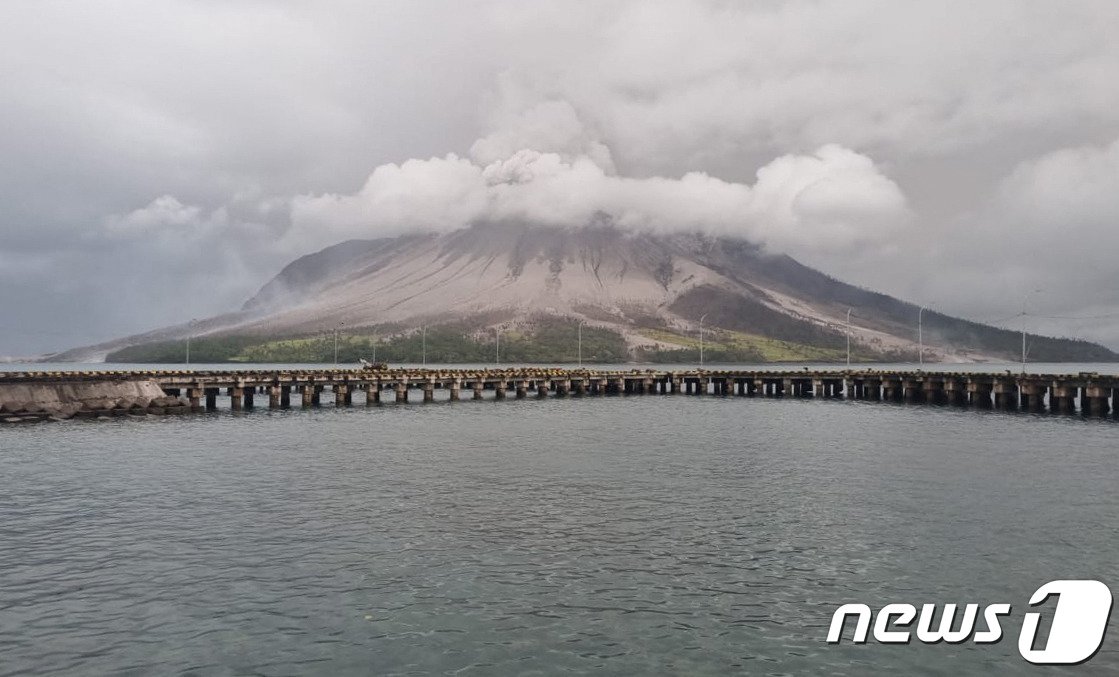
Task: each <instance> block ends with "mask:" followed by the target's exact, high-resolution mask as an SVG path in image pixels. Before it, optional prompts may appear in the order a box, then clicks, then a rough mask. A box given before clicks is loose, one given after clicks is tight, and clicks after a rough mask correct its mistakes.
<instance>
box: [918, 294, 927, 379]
mask: <svg viewBox="0 0 1119 677" xmlns="http://www.w3.org/2000/svg"><path fill="white" fill-rule="evenodd" d="M924 314H925V307H924V306H921V309H920V310H918V311H917V364H919V365H921V366H922V367H923V366H925V333H924V332H925V327H924V324H923V316H924Z"/></svg>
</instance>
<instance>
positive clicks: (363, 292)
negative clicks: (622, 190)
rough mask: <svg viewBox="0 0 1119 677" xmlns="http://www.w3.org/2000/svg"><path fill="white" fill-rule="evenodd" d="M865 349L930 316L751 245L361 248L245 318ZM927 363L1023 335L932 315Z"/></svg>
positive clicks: (278, 328) (285, 278) (1009, 349)
mask: <svg viewBox="0 0 1119 677" xmlns="http://www.w3.org/2000/svg"><path fill="white" fill-rule="evenodd" d="M848 308H850V309H852V324H851V333H852V337H853V340H854V341H855V342H856V343H857V344H859V345H861V346H862V347H863V348H864V349H866V350H868V351H870V352H875V353H879V354H882V355H884V356H885V355H894V356H897V355H904V354H906V353H907V352H910V351H912V350H914V349H915V346H914V343H915V339H916V336H915V333H916V320H917V313H918V308H917V307H916V306H914V305H913V304H909V303H905V302H903V301H899V300H897V299H894V298H891V297H889V296H886V295H883V294H878V293H874V292H870V291H867V290H864V289H859V288H857V287H853V286H851V285H847V284H844V283H842V282H839V281H838V280H835V279H833V278H831V277H828V276H826V275H824V274H822V273H820V272H818V271H815V270H812V269H810V268H807V267H805V266H803V265H801V264H799V263H797V262H796V261H795V260H793V259H791V258H790V257H788V256H781V255H769V254H766V253H764V252H762V251H761V250H760V249H759V248H758V247H756V246H754V245H752V244H750V243H749V242H746V241H744V240H740V239H734V238H726V237H711V236H706V235H702V234H690V235H654V234H649V233H635V232H627V231H623V230H619V229H617V228H614V227H611V226H609V225H600V226H594V225H592V226H588V227H585V228H581V229H569V228H542V227H533V228H528V227H525V226H523V225H521V224H485V225H476V226H474V227H471V228H467V229H463V230H459V231H455V232H452V233H448V234H444V235H427V236H405V237H400V238H393V239H382V240H370V241H352V242H347V243H344V244H342V245H338V246H335V247H331V248H329V249H325V250H323V251H321V252H319V253H317V254H312V255H310V256H305V257H303V258H301V259H299V260H298V261H295V262H293V263H292V264H291V265H289V266H288V267H287V268H285V269H284V271H283V272H281V273H280V275H278V276H277V277H276V278H275V279H274V280H273V281H271V282H269V283H268V284H267V285H265V287H264V288H263V289H261V291H260V293H258V294H257V295H256V296H255V297H254V298H252V299H251V300H249V302H247V303H246V304H245V307H244V311H246V312H252V313H254V314H257V315H258V317H257V318H256V319H253V320H248V321H246V322H244V323H243V324H242V326H241V327H240V329H239V331H246V332H252V333H259V334H266V335H280V334H298V333H301V332H314V331H318V330H321V329H322V328H324V327H335V326H338V325H345V326H346V327H348V328H359V327H362V326H370V325H396V326H419V325H420V324H427V325H431V324H438V323H443V322H450V321H465V322H475V323H477V324H478V325H479V326H485V325H493V324H501V323H510V322H512V323H516V322H518V321H524V320H525V319H526V318H529V317H531V316H533V315H539V314H546V315H554V316H562V317H573V318H579V319H582V320H584V321H587V322H589V323H593V324H599V325H602V326H609V327H612V328H614V329H617V330H620V331H622V332H623V334H625V335H626V337H627V340H628V341H629V342H630V343H631V344H632V345H650V344H656V343H658V341H661V339H657V338H650V336H649V332H647V331H642V330H648V329H658V328H663V329H667V330H675V331H683V332H688V331H694V329H695V328H696V326H697V325H698V323H699V320H700V318H701V317H705V326H707V327H711V328H722V329H727V330H734V331H737V332H743V333H747V334H754V335H758V336H763V337H768V338H772V339H778V340H783V341H792V342H796V343H801V344H807V345H814V346H820V347H832V348H836V347H839V346H840V345H841V344H842V343H844V342H845V334H846V313H847V310H848ZM924 326H925V341H926V344H927V346H929V353H928V354H927V355H926V358H927V359H935V358H936V357H940V358H954V359H984V358H1013V357H1014V356H1015V355H1016V354H1017V351H1018V350H1019V346H1020V340H1021V339H1020V335H1019V334H1017V333H1015V332H1011V331H1006V330H1000V329H995V328H993V327H988V326H985V325H982V324H978V323H974V322H968V321H965V320H959V319H956V318H951V317H948V316H945V315H941V314H938V313H930V312H928V311H926V312H925V316H924ZM1031 356H1032V358H1033V359H1036V360H1111V359H1115V358H1116V357H1117V356H1116V355H1115V354H1114V353H1112V352H1111V351H1109V350H1107V349H1106V348H1103V347H1101V346H1097V345H1095V344H1091V343H1087V342H1083V341H1072V340H1064V339H1048V338H1043V337H1032V338H1031Z"/></svg>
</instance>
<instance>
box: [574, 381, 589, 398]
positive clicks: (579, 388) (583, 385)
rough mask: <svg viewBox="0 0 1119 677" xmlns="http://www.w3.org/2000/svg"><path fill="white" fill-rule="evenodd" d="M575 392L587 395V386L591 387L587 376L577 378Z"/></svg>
mask: <svg viewBox="0 0 1119 677" xmlns="http://www.w3.org/2000/svg"><path fill="white" fill-rule="evenodd" d="M574 385H575V394H576V395H586V394H587V388H588V387H590V380H589V379H586V378H579V379H575V383H574Z"/></svg>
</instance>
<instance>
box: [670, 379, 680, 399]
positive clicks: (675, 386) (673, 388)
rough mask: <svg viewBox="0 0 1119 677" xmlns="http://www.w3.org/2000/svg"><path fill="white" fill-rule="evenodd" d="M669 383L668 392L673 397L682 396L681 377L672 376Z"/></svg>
mask: <svg viewBox="0 0 1119 677" xmlns="http://www.w3.org/2000/svg"><path fill="white" fill-rule="evenodd" d="M668 383H669V386H668V387H669V390H668V392H670V393H672V394H673V395H678V394H680V377H679V376H675V375H674V376H670V377H669V382H668Z"/></svg>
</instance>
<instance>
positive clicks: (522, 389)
mask: <svg viewBox="0 0 1119 677" xmlns="http://www.w3.org/2000/svg"><path fill="white" fill-rule="evenodd" d="M526 397H528V381H517V399H518V400H523V399H524V398H526Z"/></svg>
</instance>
